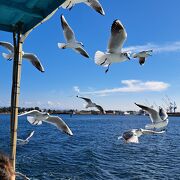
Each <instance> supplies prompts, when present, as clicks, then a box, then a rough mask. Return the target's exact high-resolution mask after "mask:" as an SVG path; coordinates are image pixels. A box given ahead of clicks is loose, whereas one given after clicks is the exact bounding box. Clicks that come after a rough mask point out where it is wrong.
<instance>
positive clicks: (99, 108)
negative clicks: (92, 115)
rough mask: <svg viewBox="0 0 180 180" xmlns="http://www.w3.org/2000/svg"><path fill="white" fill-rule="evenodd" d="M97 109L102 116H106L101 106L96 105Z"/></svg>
mask: <svg viewBox="0 0 180 180" xmlns="http://www.w3.org/2000/svg"><path fill="white" fill-rule="evenodd" d="M96 108H97V109H98V110H99V111H100V112H101V113H102V114H104V109H103V108H102V107H101V106H100V105H96Z"/></svg>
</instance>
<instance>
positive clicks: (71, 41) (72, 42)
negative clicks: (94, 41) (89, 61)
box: [58, 15, 89, 58]
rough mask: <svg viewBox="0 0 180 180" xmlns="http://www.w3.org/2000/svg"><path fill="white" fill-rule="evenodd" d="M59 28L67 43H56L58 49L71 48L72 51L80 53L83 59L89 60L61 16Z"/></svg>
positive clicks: (81, 44) (80, 43) (81, 45)
mask: <svg viewBox="0 0 180 180" xmlns="http://www.w3.org/2000/svg"><path fill="white" fill-rule="evenodd" d="M61 26H62V29H63V32H64V37H65V39H66V41H67V43H58V47H59V48H60V49H66V48H72V49H73V50H74V51H76V52H78V53H80V54H81V55H83V56H84V57H86V58H89V55H88V53H87V52H86V51H85V50H84V48H83V47H84V45H83V43H82V42H78V41H77V40H76V38H75V35H74V32H73V30H72V29H71V27H70V26H69V24H68V23H67V21H66V19H65V17H64V16H63V15H61Z"/></svg>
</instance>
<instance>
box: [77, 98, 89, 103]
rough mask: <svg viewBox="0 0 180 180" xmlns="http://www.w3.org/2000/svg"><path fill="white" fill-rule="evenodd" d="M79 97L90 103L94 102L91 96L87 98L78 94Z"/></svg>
mask: <svg viewBox="0 0 180 180" xmlns="http://www.w3.org/2000/svg"><path fill="white" fill-rule="evenodd" d="M77 97H78V98H81V99H84V100H85V101H86V102H87V103H88V104H89V103H92V101H91V100H90V99H89V98H85V97H81V96H77Z"/></svg>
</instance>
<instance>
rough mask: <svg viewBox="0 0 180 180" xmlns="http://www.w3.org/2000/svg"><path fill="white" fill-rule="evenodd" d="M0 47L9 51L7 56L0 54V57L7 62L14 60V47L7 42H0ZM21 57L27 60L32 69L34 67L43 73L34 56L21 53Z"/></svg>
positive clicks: (39, 63) (38, 61)
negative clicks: (0, 55)
mask: <svg viewBox="0 0 180 180" xmlns="http://www.w3.org/2000/svg"><path fill="white" fill-rule="evenodd" d="M0 46H2V47H4V48H6V49H7V50H8V51H9V54H6V53H2V56H3V57H4V58H5V59H7V60H9V61H10V60H12V59H14V46H13V45H12V44H11V43H9V42H4V41H0ZM22 57H23V58H24V59H27V60H29V61H30V62H31V63H32V65H33V66H34V67H36V68H37V69H38V70H39V71H41V72H44V68H43V66H42V64H41V62H40V60H39V59H38V57H37V56H36V55H35V54H32V53H25V52H23V51H22Z"/></svg>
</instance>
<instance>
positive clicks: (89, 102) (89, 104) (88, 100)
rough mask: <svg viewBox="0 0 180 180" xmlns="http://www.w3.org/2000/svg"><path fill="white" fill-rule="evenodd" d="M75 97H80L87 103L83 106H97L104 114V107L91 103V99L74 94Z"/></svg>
mask: <svg viewBox="0 0 180 180" xmlns="http://www.w3.org/2000/svg"><path fill="white" fill-rule="evenodd" d="M76 97H77V98H81V99H84V100H85V101H86V103H87V105H86V106H85V108H89V107H95V108H97V109H98V110H99V111H100V112H101V113H102V114H105V111H104V109H103V108H102V107H101V106H100V105H97V104H96V103H93V102H92V101H91V99H89V98H85V97H80V96H76Z"/></svg>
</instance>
